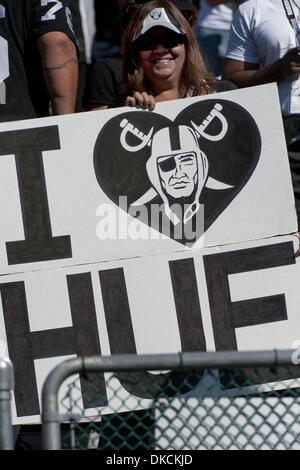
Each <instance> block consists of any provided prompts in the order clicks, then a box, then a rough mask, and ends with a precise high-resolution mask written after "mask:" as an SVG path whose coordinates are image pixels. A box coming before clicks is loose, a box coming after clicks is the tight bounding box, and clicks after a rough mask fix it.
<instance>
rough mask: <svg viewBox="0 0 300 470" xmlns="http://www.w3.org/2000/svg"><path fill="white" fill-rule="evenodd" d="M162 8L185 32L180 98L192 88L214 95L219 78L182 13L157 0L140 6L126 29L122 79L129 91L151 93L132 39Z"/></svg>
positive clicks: (198, 92) (165, 1) (199, 92)
mask: <svg viewBox="0 0 300 470" xmlns="http://www.w3.org/2000/svg"><path fill="white" fill-rule="evenodd" d="M163 7H164V8H168V9H169V10H170V12H171V13H172V14H173V16H174V17H175V18H176V20H177V22H178V23H179V25H180V26H181V28H182V29H183V30H184V31H185V33H186V40H185V50H186V58H185V64H184V66H183V68H182V72H181V77H180V83H179V94H180V98H183V97H184V96H185V95H186V93H187V92H188V91H189V90H190V89H191V88H192V87H193V90H194V95H204V94H209V93H213V92H214V89H213V88H212V86H213V84H214V83H216V78H215V77H214V76H213V75H211V74H210V73H209V72H208V70H207V68H206V65H205V63H204V61H203V58H202V56H201V53H200V50H199V46H198V43H197V39H196V38H195V35H194V33H193V30H192V28H191V27H190V25H189V23H188V22H187V21H186V19H185V18H184V16H183V15H182V13H181V12H180V11H179V10H178V9H177V8H176V7H175V6H174V5H173V4H172V3H170V2H168V1H167V0H154V1H151V2H147V3H145V4H144V5H141V6H140V7H139V8H138V9H137V10H136V11H135V12H134V13H133V16H132V18H131V21H130V23H129V24H128V26H127V28H126V30H125V33H124V41H123V78H124V82H125V84H126V86H127V91H128V92H132V91H139V92H142V91H147V92H149V91H151V87H150V84H149V83H148V80H147V77H146V76H145V75H144V71H143V68H142V65H141V63H140V60H139V55H138V51H137V49H136V48H135V44H134V41H133V40H134V38H135V36H136V34H137V33H138V32H139V30H140V29H141V27H142V24H143V21H144V19H145V18H146V16H147V15H148V14H149V13H150V12H151V11H152V10H154V9H155V8H163Z"/></svg>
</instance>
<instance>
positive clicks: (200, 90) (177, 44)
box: [123, 1, 235, 109]
mask: <svg viewBox="0 0 300 470" xmlns="http://www.w3.org/2000/svg"><path fill="white" fill-rule="evenodd" d="M123 52H124V54H123V56H124V61H123V72H124V80H125V83H126V85H127V91H128V96H127V98H126V101H125V104H126V105H131V106H136V105H138V106H144V107H149V108H150V109H154V107H155V103H156V102H159V101H168V100H173V99H178V98H184V97H187V96H199V95H205V94H210V93H214V92H216V91H226V90H229V89H233V88H235V86H234V85H232V84H231V83H228V82H226V83H224V82H220V81H219V80H216V78H215V77H214V76H212V75H211V74H210V73H209V72H208V71H207V69H206V66H205V64H204V61H203V59H202V56H201V53H200V50H199V47H198V43H197V41H196V38H195V36H194V33H193V30H192V28H191V26H190V25H189V23H188V22H187V21H186V19H185V18H184V16H183V15H182V13H181V12H180V11H179V10H178V9H177V8H176V7H175V6H174V5H173V4H172V3H170V2H168V1H151V2H147V3H145V4H144V5H141V7H140V8H139V9H137V10H136V12H135V14H134V15H133V17H132V19H131V21H130V23H129V25H128V27H127V29H126V31H125V35H124V51H123Z"/></svg>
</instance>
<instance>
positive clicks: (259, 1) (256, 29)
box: [226, 0, 300, 115]
mask: <svg viewBox="0 0 300 470" xmlns="http://www.w3.org/2000/svg"><path fill="white" fill-rule="evenodd" d="M297 1H298V4H299V6H300V1H299V0H297ZM291 4H292V5H293V9H294V11H295V16H296V17H297V15H298V13H299V10H297V9H296V7H295V6H294V4H293V2H292V0H291ZM293 47H296V34H295V32H294V30H293V28H292V26H291V24H290V22H289V20H288V18H287V16H286V13H285V9H284V6H283V3H282V0H248V1H247V2H245V3H244V4H242V5H241V6H240V7H239V9H238V10H237V12H236V14H235V15H234V19H233V22H232V28H231V32H230V37H229V42H228V49H227V54H226V57H227V58H230V59H235V60H239V61H242V62H250V63H256V64H261V65H262V66H267V65H269V64H272V63H273V62H275V60H277V59H279V58H280V57H282V56H283V55H284V54H285V53H286V52H287V51H288V50H289V49H291V48H293ZM299 87H300V79H299V78H298V79H296V80H294V79H292V78H290V79H287V80H284V81H282V82H280V83H279V84H278V91H279V98H280V103H281V109H282V112H283V114H284V115H287V114H294V113H300V90H299Z"/></svg>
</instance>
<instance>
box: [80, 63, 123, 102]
mask: <svg viewBox="0 0 300 470" xmlns="http://www.w3.org/2000/svg"><path fill="white" fill-rule="evenodd" d="M124 93H125V87H124V84H123V75H122V57H121V55H120V56H116V57H107V58H103V59H99V60H98V61H97V62H94V63H93V64H91V65H90V67H89V69H88V73H87V79H86V86H85V91H84V96H83V106H84V107H85V108H88V107H89V106H110V105H111V104H112V103H114V102H115V101H116V100H117V99H118V98H119V97H120V96H123V95H124Z"/></svg>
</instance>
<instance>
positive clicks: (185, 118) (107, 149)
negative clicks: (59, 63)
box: [94, 99, 261, 246]
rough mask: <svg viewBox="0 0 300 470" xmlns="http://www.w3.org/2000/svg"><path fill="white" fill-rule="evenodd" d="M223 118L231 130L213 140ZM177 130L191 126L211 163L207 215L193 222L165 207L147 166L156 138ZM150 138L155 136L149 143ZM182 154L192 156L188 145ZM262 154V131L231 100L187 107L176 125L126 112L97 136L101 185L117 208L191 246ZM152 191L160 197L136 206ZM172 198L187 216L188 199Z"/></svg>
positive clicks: (199, 214) (205, 194) (156, 116)
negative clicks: (166, 130) (174, 217)
mask: <svg viewBox="0 0 300 470" xmlns="http://www.w3.org/2000/svg"><path fill="white" fill-rule="evenodd" d="M214 110H215V111H214ZM218 112H219V114H218ZM220 115H222V116H223V118H222V119H223V124H224V120H225V122H226V123H227V131H226V133H225V135H224V136H223V137H222V139H220V140H213V139H214V138H215V139H218V137H217V136H218V135H220V134H221V131H222V125H223V124H222V121H221V120H220ZM201 125H202V126H203V127H201ZM126 126H127V127H126ZM178 126H187V127H188V128H189V129H192V133H195V131H196V134H195V135H197V140H198V143H197V145H199V148H200V150H201V151H202V152H204V154H205V155H206V157H207V160H208V177H209V178H210V180H207V181H206V183H207V184H206V185H205V186H204V188H203V190H202V192H201V194H200V197H199V200H198V202H199V203H200V204H201V205H202V208H204V212H202V211H200V210H197V211H196V213H195V215H194V216H193V217H191V218H190V220H189V221H188V222H187V221H185V222H183V217H181V219H180V216H179V219H180V223H173V221H172V218H171V217H170V216H166V211H165V210H164V209H163V208H164V206H165V205H166V204H163V200H162V198H161V197H160V196H161V195H162V194H164V193H163V191H161V193H160V191H156V192H155V188H154V187H153V180H151V178H149V174H148V172H147V166H146V165H147V162H148V161H149V159H150V157H151V139H152V137H153V136H155V134H156V133H157V132H158V131H160V130H162V129H164V128H169V129H170V132H171V130H174V129H175V130H176V129H178ZM200 130H201V133H200V134H199V131H200ZM126 131H127V132H126ZM174 132H175V133H176V131H174ZM174 132H173V133H174ZM177 134H178V132H177ZM149 135H150V137H151V138H150V139H149V141H148V142H147V140H148V138H149ZM159 135H160V134H157V139H156V140H158V136H159ZM174 135H175V134H174ZM122 136H123V137H124V140H123V141H122ZM147 136H148V137H147ZM124 142H125V144H124ZM124 145H125V146H126V148H124ZM178 146H179V147H180V145H179V144H178ZM163 147H164V145H163V142H162V149H163ZM182 151H183V152H189V148H185V147H184V146H183V147H182V148H181V152H182ZM260 152H261V137H260V132H259V130H258V127H257V125H256V123H255V121H254V119H253V118H252V116H251V115H250V113H249V112H248V111H247V110H246V109H245V108H243V107H242V106H240V105H238V104H236V103H234V102H232V101H228V100H218V99H206V100H202V101H197V102H195V103H193V104H191V105H189V106H188V107H186V108H185V109H184V110H183V111H181V112H180V114H179V115H178V116H177V117H176V119H175V120H174V121H171V120H169V119H168V118H167V117H165V116H163V115H160V114H158V113H155V112H151V113H150V112H148V111H127V112H125V113H122V114H119V115H117V116H115V117H114V118H112V119H111V120H110V121H108V122H107V123H106V124H105V125H104V127H103V128H102V129H101V131H100V133H99V135H98V138H97V141H96V144H95V148H94V166H95V174H96V177H97V180H98V183H99V184H100V186H101V188H102V190H103V191H104V192H105V193H106V194H107V196H108V197H109V198H110V199H111V200H112V201H113V202H114V203H115V204H116V205H121V207H122V208H123V209H124V210H126V211H127V212H128V213H129V214H130V215H132V216H133V217H136V218H138V219H139V220H141V221H142V222H144V223H145V224H147V225H149V226H151V227H152V228H155V229H156V230H158V231H159V232H161V233H163V234H164V235H167V236H169V237H170V238H173V239H175V240H176V241H178V242H179V243H183V244H185V245H187V246H191V245H192V244H193V243H195V241H197V239H198V238H199V237H200V236H201V235H202V234H203V233H204V232H205V231H206V230H207V229H208V228H209V227H210V226H211V225H212V223H213V222H214V221H215V220H216V218H217V217H218V216H219V215H220V214H221V213H222V212H223V211H224V210H225V209H226V207H228V205H229V204H230V203H231V201H232V200H233V199H234V198H235V197H236V196H237V194H238V193H239V192H240V191H241V190H242V188H243V187H244V186H245V184H246V183H247V181H248V180H249V178H250V177H251V175H252V173H253V171H254V169H255V167H256V165H257V163H258V161H259V157H260ZM162 155H164V154H163V150H162ZM170 161H172V160H170ZM198 164H199V163H198ZM209 181H210V182H211V181H214V182H219V183H222V184H223V185H222V184H221V185H219V186H218V185H217V186H218V189H215V187H216V186H215V185H211V184H208V182H209ZM224 185H226V186H224ZM156 189H157V188H156ZM149 192H150V193H151V192H152V193H153V194H152V196H153V195H156V197H155V198H153V199H151V198H149V200H148V201H147V198H146V199H145V201H147V202H145V203H144V204H143V205H140V206H139V205H136V202H137V201H139V200H142V199H143V196H145V194H148V193H149ZM167 196H168V203H169V204H170V207H175V206H176V207H177V213H178V214H179V213H180V211H181V210H182V213H181V214H184V210H185V209H183V208H185V207H188V204H187V203H188V199H189V198H183V197H182V198H181V199H180V198H179V199H173V200H172V201H171V202H172V205H171V203H170V200H171V197H169V195H167ZM120 197H121V199H120ZM197 198H198V196H197ZM121 200H122V203H120V201H121ZM124 201H126V204H124ZM164 201H166V198H164ZM190 202H191V201H189V203H190ZM174 203H175V205H174ZM190 207H194V206H193V205H191V206H190ZM153 208H157V210H155V211H154V210H153ZM151 211H152V213H151ZM153 214H155V215H153Z"/></svg>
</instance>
